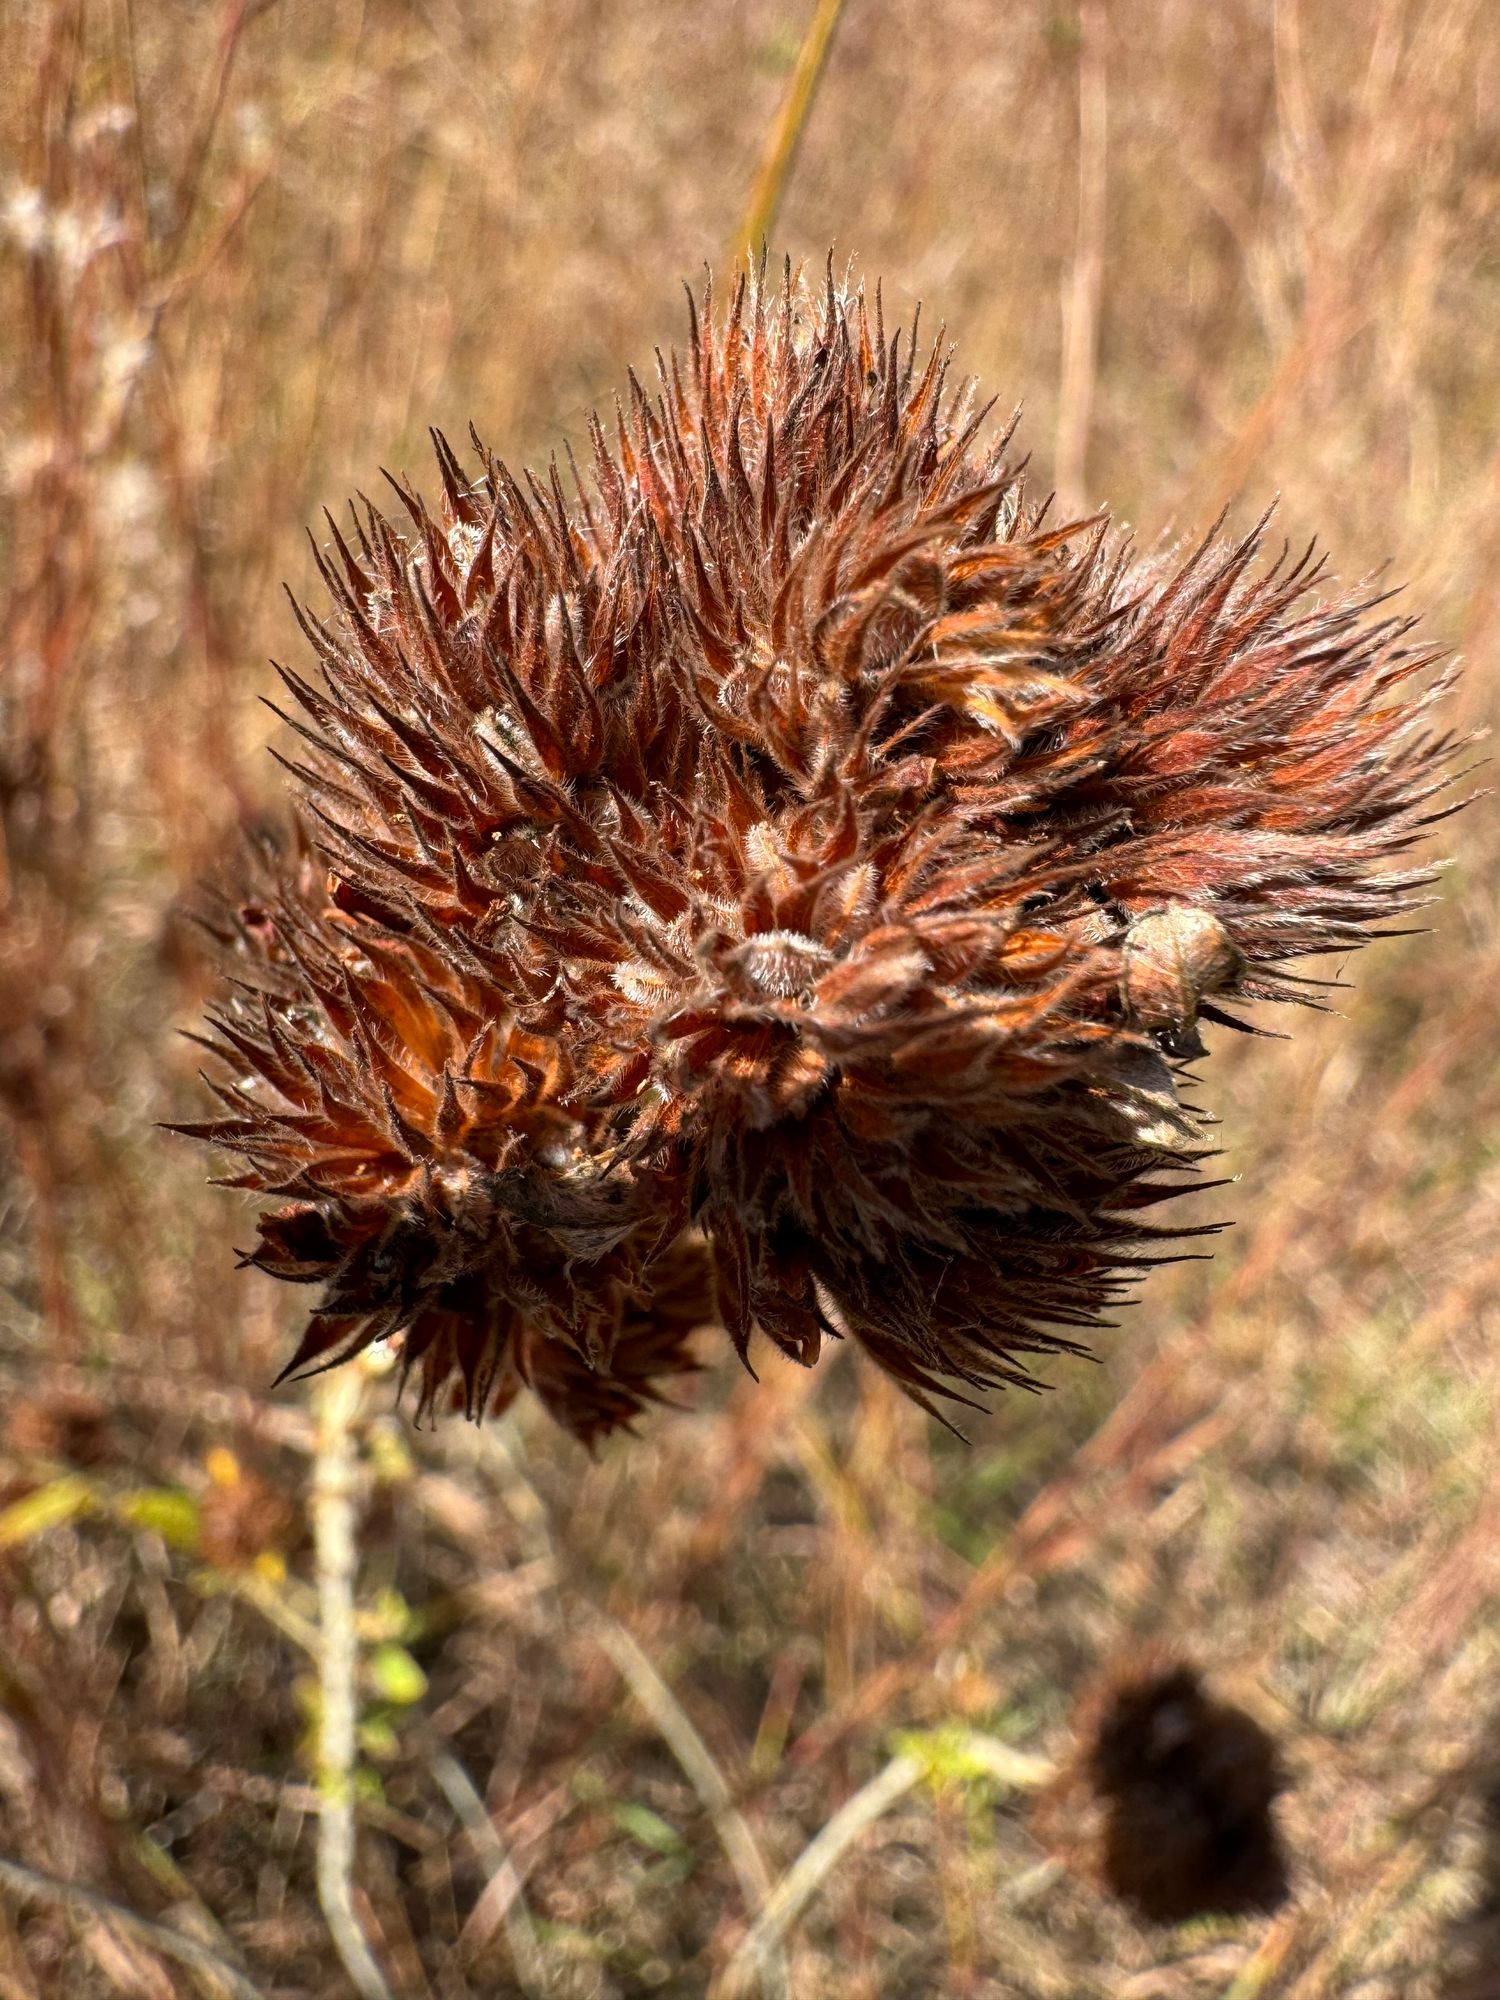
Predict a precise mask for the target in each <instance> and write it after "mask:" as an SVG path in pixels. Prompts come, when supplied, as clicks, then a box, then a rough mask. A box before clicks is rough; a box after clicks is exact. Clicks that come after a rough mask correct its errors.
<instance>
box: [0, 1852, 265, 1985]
mask: <svg viewBox="0 0 1500 2000" xmlns="http://www.w3.org/2000/svg"><path fill="white" fill-rule="evenodd" d="M0 1884H3V1885H4V1886H5V1887H6V1888H8V1889H9V1890H10V1891H11V1892H12V1894H14V1895H15V1896H17V1897H19V1898H21V1899H22V1900H23V1901H27V1902H47V1903H61V1904H62V1906H63V1907H64V1908H65V1909H74V1910H84V1911H87V1913H88V1914H89V1915H90V1916H91V1917H98V1918H101V1919H102V1920H103V1921H104V1922H106V1923H111V1924H119V1925H120V1926H121V1927H122V1929H124V1930H128V1931H132V1932H134V1934H135V1935H136V1936H137V1937H139V1938H142V1939H143V1940H144V1941H145V1942H146V1943H147V1944H149V1945H150V1946H151V1947H152V1949H153V1950H155V1951H159V1952H160V1953H161V1955H162V1957H163V1958H170V1959H174V1960H175V1961H176V1962H177V1964H179V1965H183V1966H186V1967H187V1969H188V1971H189V1972H193V1973H197V1974H198V1975H199V1976H200V1977H201V1978H202V1979H204V1980H205V1981H212V1982H213V1985H214V1986H216V1987H218V1988H220V1989H222V1990H223V1991H225V1992H228V1993H231V1994H233V1995H234V2000H266V1997H265V1994H264V1992H263V1990H262V1988H260V1987H259V1986H256V1985H255V1984H254V1983H253V1982H252V1981H251V1980H249V1979H247V1978H246V1976H245V1974H244V1973H243V1972H241V1971H239V1969H238V1968H237V1967H236V1966H233V1965H231V1964H230V1963H229V1961H228V1959H226V1958H221V1957H220V1956H219V1954H218V1952H216V1951H210V1950H209V1948H208V1946H207V1945H206V1944H199V1943H198V1941H197V1939H196V1938H190V1937H184V1936H183V1934H182V1932H181V1931H174V1930H171V1929H169V1928H168V1926H167V1925H166V1924H160V1923H157V1922H155V1920H154V1919H152V1918H151V1917H143V1916H141V1915H140V1914H139V1912H137V1911H135V1910H128V1909H126V1907H125V1905H124V1904H123V1903H116V1902H113V1901H112V1900H111V1899H110V1898H109V1897H108V1896H101V1895H100V1894H99V1893H98V1892H97V1890H94V1889H85V1888H84V1887H83V1885H82V1884H81V1883H78V1882H64V1881H63V1880H62V1879H61V1877H59V1876H57V1875H48V1874H46V1873H45V1872H44V1871H43V1870H42V1869H40V1868H32V1867H31V1866H29V1865H28V1864H27V1863H26V1862H24V1861H13V1860H11V1859H10V1857H9V1856H5V1855H0Z"/></svg>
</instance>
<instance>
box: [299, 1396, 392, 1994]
mask: <svg viewBox="0 0 1500 2000" xmlns="http://www.w3.org/2000/svg"><path fill="white" fill-rule="evenodd" d="M363 1389H364V1370H363V1369H362V1368H361V1367H360V1366H359V1365H358V1363H350V1364H349V1366H347V1367H344V1368H334V1369H331V1370H330V1371H329V1372H328V1373H327V1374H326V1375H323V1376H320V1377H319V1379H318V1383H317V1387H316V1389H315V1390H314V1395H313V1401H314V1406H315V1412H316V1420H317V1445H316V1450H315V1453H314V1457H313V1473H312V1517H313V1538H314V1543H315V1547H316V1554H317V1566H318V1625H319V1634H320V1643H319V1648H318V1684H319V1690H320V1695H321V1700H320V1704H319V1714H318V1790H319V1793H320V1794H321V1796H322V1800H323V1810H322V1811H321V1813H319V1815H318V1901H319V1902H320V1903H321V1904H322V1906H323V1915H324V1916H325V1917H326V1918H327V1920H328V1929H329V1932H330V1934H331V1935H332V1938H333V1942H334V1948H335V1949H336V1950H337V1952H338V1955H339V1957H340V1958H341V1959H342V1960H343V1962H344V1969H345V1971H346V1972H347V1973H348V1974H349V1977H350V1978H351V1979H352V1980H353V1981H354V1984H355V1986H356V1987H357V1988H358V1989H359V1991H360V1993H361V1994H362V1995H363V1996H364V2000H392V1995H391V1989H390V1987H389V1986H388V1985H387V1984H386V1981H385V1975H384V1974H383V1973H382V1972H381V1970H380V1967H379V1966H378V1965H377V1964H376V1962H375V1959H374V1956H373V1954H372V1953H371V1950H370V1947H369V1945H368V1944H367V1943H366V1941H365V1934H364V1932H363V1931H362V1930H361V1929H360V1925H359V1919H358V1917H357V1916H356V1915H355V1911H354V1850H355V1819H354V1761H355V1743H356V1731H357V1727H358V1720H359V1711H358V1700H357V1696H356V1693H355V1686H356V1679H357V1675H358V1669H359V1640H358V1636H357V1634H356V1631H355V1624H354V1584H355V1575H356V1571H357V1568H358V1563H359V1547H358V1542H357V1540H356V1535H355V1479H356V1464H355V1444H354V1420H355V1417H356V1416H357V1414H358V1411H359V1403H360V1397H361V1394H362V1392H363Z"/></svg>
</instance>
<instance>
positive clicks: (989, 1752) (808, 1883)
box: [719, 1732, 1056, 2000]
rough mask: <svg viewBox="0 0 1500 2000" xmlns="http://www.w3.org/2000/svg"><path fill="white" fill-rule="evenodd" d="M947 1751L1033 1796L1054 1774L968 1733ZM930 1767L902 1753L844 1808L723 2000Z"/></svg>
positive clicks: (741, 1949)
mask: <svg viewBox="0 0 1500 2000" xmlns="http://www.w3.org/2000/svg"><path fill="white" fill-rule="evenodd" d="M948 1749H949V1754H950V1755H951V1756H953V1757H956V1758H958V1759H961V1760H962V1762H963V1763H965V1764H968V1765H970V1766H972V1767H973V1768H974V1769H976V1770H980V1771H983V1772H985V1773H986V1775H988V1776H989V1777H991V1778H993V1779H995V1780H996V1782H997V1783H999V1784H1002V1785H1005V1786H1008V1787H1009V1788H1011V1789H1013V1790H1017V1791H1033V1790H1035V1789H1036V1788H1037V1787H1038V1786H1040V1785H1044V1784H1046V1783H1047V1782H1048V1780H1049V1779H1050V1778H1052V1777H1054V1776H1055V1775H1056V1770H1055V1766H1054V1765H1053V1764H1051V1763H1050V1762H1049V1761H1048V1760H1047V1759H1046V1758H1045V1757H1034V1756H1031V1755H1029V1754H1028V1753H1027V1752H1026V1751H1024V1750H1015V1749H1013V1748H1012V1747H1011V1746H1010V1744H1008V1743H1002V1742H1001V1741H1000V1740H999V1738H998V1737H994V1736H984V1735H981V1734H979V1733H977V1732H976V1733H973V1734H970V1733H968V1732H965V1733H963V1734H961V1735H959V1736H957V1737H955V1738H953V1739H952V1740H951V1742H950V1744H949V1746H948ZM932 1768H933V1765H932V1760H931V1759H930V1758H928V1757H923V1756H921V1755H920V1754H918V1752H916V1751H909V1750H903V1751H902V1752H901V1753H900V1754H899V1755H898V1756H895V1757H893V1758H892V1759H891V1761H890V1763H889V1764H887V1765H886V1766H885V1768H884V1769H883V1770H880V1771H877V1772H876V1774H875V1776H874V1777H873V1778H871V1779H870V1781H869V1783H868V1784H866V1785H862V1786H861V1787H860V1789H859V1790H858V1791H857V1792H856V1793H855V1794H854V1796H853V1797H852V1798H851V1799H847V1800H846V1801H845V1802H844V1804H843V1805H842V1806H840V1807H839V1809H838V1811H837V1812H836V1813H835V1814H834V1816H833V1818H832V1819H831V1820H829V1821H828V1823H827V1825H826V1826H824V1827H823V1828H821V1829H820V1831H819V1832H818V1833H816V1834H815V1835H814V1836H813V1838H812V1839H811V1840H810V1841H809V1842H808V1844H807V1846H806V1847H804V1848H803V1850H802V1852H801V1853H800V1854H799V1855H798V1856H797V1859H796V1860H795V1861H794V1862H793V1863H792V1865H791V1867H790V1868H789V1869H788V1870H787V1871H786V1873H785V1875H783V1876H782V1878H781V1880H780V1881H779V1882H778V1883H777V1884H776V1887H775V1888H774V1889H773V1890H772V1891H771V1893H770V1895H769V1896H768V1897H767V1898H766V1900H765V1904H764V1906H763V1908H762V1909H761V1912H760V1915H759V1916H758V1917H757V1918H756V1920H755V1922H754V1924H753V1925H752V1926H751V1928H750V1930H749V1932H748V1934H747V1935H746V1936H745V1938H744V1939H743V1940H742V1941H741V1943H740V1944H739V1946H738V1947H737V1948H736V1950H735V1953H734V1956H733V1957H732V1958H731V1959H730V1961H729V1963H728V1965H727V1966H726V1967H725V1968H724V1975H723V1979H722V1980H721V1982H720V1987H719V1991H720V1993H721V1994H722V1996H723V2000H736V1996H737V1995H738V1994H739V1993H740V1992H742V1991H743V1989H744V1981H745V1979H746V1977H747V1975H748V1974H749V1973H750V1971H751V1970H752V1968H753V1967H755V1966H757V1965H759V1964H762V1963H764V1960H765V1957H766V1954H767V1953H769V1952H773V1951H776V1950H778V1949H779V1947H780V1944H781V1940H782V1939H783V1938H784V1937H785V1935H786V1933H787V1931H788V1930H789V1929H790V1928H791V1926H792V1925H793V1924H794V1923H795V1922H796V1920H797V1918H798V1917H799V1916H800V1915H801V1913H802V1912H803V1910H804V1909H806V1907H807V1905H808V1904H809V1903H810V1902H811V1901H812V1899H813V1897H814V1896H815V1895H816V1894H817V1893H818V1890H819V1889H820V1888H821V1887H822V1885H823V1883H824V1882H825V1881H826V1879H827V1878H828V1876H829V1875H830V1874H831V1873H832V1872H833V1870H834V1868H835V1867H836V1866H837V1865H838V1863H839V1862H840V1861H841V1860H842V1859H843V1857H844V1855H845V1854H847V1853H848V1851H849V1849H850V1848H851V1847H852V1846H853V1845H854V1843H855V1841H857V1840H858V1839H859V1838H860V1836H861V1834H863V1833H864V1832H865V1831H866V1829H867V1828H869V1827H872V1826H873V1825H874V1824H875V1822H876V1820H878V1819H879V1818H881V1816H882V1815H883V1814H885V1813H887V1812H889V1810H890V1808H891V1807H892V1806H893V1805H894V1804H895V1803H896V1801H897V1800H898V1799H899V1798H902V1797H904V1795H905V1794H906V1793H907V1792H909V1791H910V1790H911V1788H912V1787H913V1785H915V1784H917V1783H919V1782H920V1781H921V1780H922V1779H923V1778H925V1777H927V1776H928V1775H929V1774H930V1773H931V1771H932Z"/></svg>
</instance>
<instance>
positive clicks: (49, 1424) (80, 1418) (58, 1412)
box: [5, 1387, 120, 1471]
mask: <svg viewBox="0 0 1500 2000" xmlns="http://www.w3.org/2000/svg"><path fill="white" fill-rule="evenodd" d="M5 1435H6V1442H7V1443H8V1445H9V1447H10V1449H11V1451H12V1452H13V1453H14V1454H15V1455H16V1456H17V1457H20V1458H42V1459H49V1460H52V1461H53V1462H54V1463H56V1464H58V1465H71V1466H77V1467H78V1468H79V1469H80V1470H83V1471H92V1470H94V1469H95V1468H96V1467H98V1466H101V1465H108V1464H110V1463H112V1462H113V1461H114V1460H115V1459H117V1458H118V1457H119V1456H120V1446H119V1441H118V1440H117V1438H116V1437H115V1435H114V1433H113V1430H112V1429H111V1426H110V1418H109V1411H108V1408H107V1407H106V1405H105V1404H104V1403H103V1402H102V1401H101V1400H100V1398H99V1397H97V1396H92V1395H89V1394H87V1393H85V1392H84V1391H82V1390H77V1389H64V1388H58V1387H53V1388H45V1389H42V1390H41V1391H39V1392H38V1393H37V1394H36V1395H33V1396H27V1397H25V1398H23V1399H22V1400H21V1401H20V1402H18V1403H15V1404H13V1405H12V1406H11V1408H10V1411H9V1413H8V1415H7V1417H6V1421H5Z"/></svg>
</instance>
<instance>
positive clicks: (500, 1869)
mask: <svg viewBox="0 0 1500 2000" xmlns="http://www.w3.org/2000/svg"><path fill="white" fill-rule="evenodd" d="M432 1775H433V1777H434V1778H436V1780H437V1782H438V1785H439V1787H440V1789H441V1791H442V1793H443V1796H444V1798H445V1799H447V1801H448V1803H449V1805H450V1806H452V1808H453V1810H454V1812H455V1813H456V1814H457V1815H458V1817H459V1819H460V1820H461V1821H462V1822H463V1828H464V1832H465V1833H466V1834H467V1835H468V1836H469V1844H470V1846H471V1847H472V1848H473V1850H474V1855H475V1859H476V1860H477V1861H478V1863H479V1865H480V1867H481V1868H483V1869H484V1871H485V1873H486V1874H487V1875H488V1877H489V1880H488V1882H487V1883H486V1884H485V1888H484V1893H483V1894H482V1896H481V1897H480V1899H479V1902H478V1903H477V1904H476V1905H475V1908H474V1913H473V1915H472V1916H471V1917H470V1919H469V1921H470V1923H473V1922H474V1919H475V1918H476V1917H478V1916H479V1914H480V1912H481V1911H483V1912H484V1917H485V1920H486V1932H488V1930H489V1929H490V1928H492V1927H493V1925H494V1924H495V1923H497V1922H498V1923H503V1924H504V1926H505V1937H506V1942H507V1943H508V1944H509V1946H510V1960H511V1966H512V1968H513V1970H514V1972H515V1975H516V1981H517V1984H518V1985H519V1987H520V1990H521V1992H522V1993H523V1994H525V1995H526V1996H527V2000H532V1996H539V1995H541V1994H544V1993H545V1992H546V1991H547V1980H546V1972H545V1968H544V1966H543V1964H542V1955H541V1952H540V1950H539V1949H538V1947H537V1941H536V1932H535V1931H534V1930H533V1929H532V1927H531V1916H530V1913H529V1912H528V1910H527V1908H526V1897H525V1893H524V1891H523V1888H522V1884H521V1877H520V1875H519V1874H518V1873H517V1871H516V1865H515V1863H514V1862H513V1861H512V1860H511V1858H510V1856H509V1855H508V1854H507V1853H506V1851H505V1843H504V1841H502V1840H501V1838H500V1836H499V1834H498V1833H496V1831H495V1822H494V1821H493V1820H492V1819H491V1818H490V1815H489V1811H488V1809H487V1808H486V1806H485V1803H484V1800H483V1799H482V1798H481V1797H480V1796H479V1793H478V1790H477V1789H476V1787H475V1784H474V1780H473V1779H472V1778H471V1777H470V1776H469V1774H468V1772H467V1771H466V1770H465V1769H464V1767H463V1765H462V1764H460V1763H459V1761H458V1759H457V1758H456V1757H455V1756H453V1754H452V1753H451V1752H450V1751H447V1750H439V1751H437V1752H435V1754H434V1755H433V1758H432Z"/></svg>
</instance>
